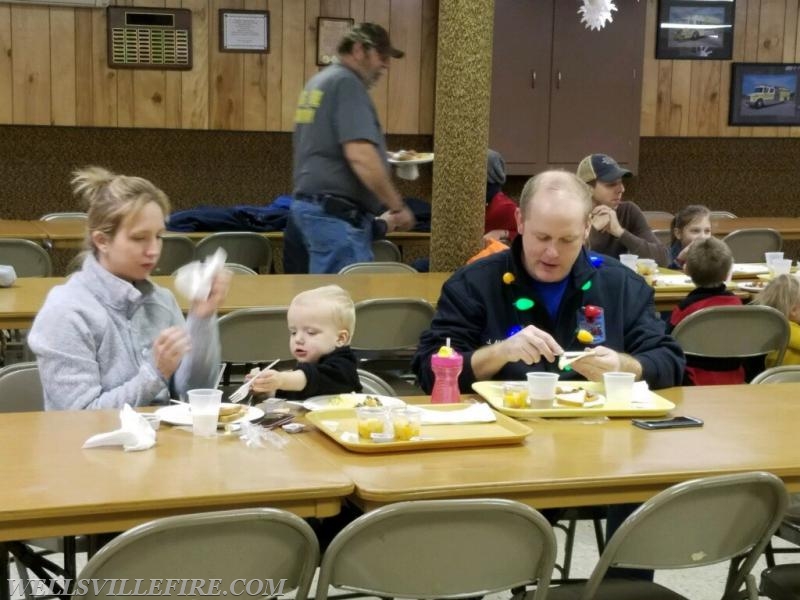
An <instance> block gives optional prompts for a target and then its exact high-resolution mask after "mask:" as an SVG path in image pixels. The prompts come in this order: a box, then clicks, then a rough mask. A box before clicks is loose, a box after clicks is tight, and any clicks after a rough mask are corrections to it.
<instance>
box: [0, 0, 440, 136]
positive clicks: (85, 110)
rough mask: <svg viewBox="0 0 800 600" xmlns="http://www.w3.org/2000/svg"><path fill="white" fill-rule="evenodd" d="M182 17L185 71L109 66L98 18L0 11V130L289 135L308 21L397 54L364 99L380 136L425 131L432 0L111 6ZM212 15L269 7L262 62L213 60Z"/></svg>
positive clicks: (68, 11) (307, 58)
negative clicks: (381, 30) (385, 34)
mask: <svg viewBox="0 0 800 600" xmlns="http://www.w3.org/2000/svg"><path fill="white" fill-rule="evenodd" d="M115 4H117V5H126V4H129V5H134V4H135V5H136V6H151V7H161V8H188V9H191V11H192V41H193V44H192V46H193V63H194V68H193V69H192V70H191V71H161V70H131V69H110V68H108V63H107V59H106V13H105V10H102V9H89V8H67V7H49V6H32V5H19V4H2V3H0V124H14V125H85V126H101V127H148V128H169V129H224V130H251V131H291V130H292V129H293V117H294V110H295V105H296V101H297V96H298V94H299V92H300V90H301V89H302V87H303V84H304V82H305V80H306V79H307V78H308V77H310V76H311V75H312V74H313V73H314V72H316V71H317V69H318V67H317V65H316V63H315V61H316V45H317V34H316V28H317V17H321V16H322V17H352V18H353V19H355V21H356V22H359V21H373V22H376V23H380V24H381V25H383V26H384V27H386V29H387V30H389V32H390V35H391V38H392V42H393V44H394V45H395V46H397V47H398V48H402V49H404V50H405V52H406V56H405V58H403V59H401V60H394V61H392V66H391V67H390V69H389V73H388V76H386V77H384V78H382V79H381V81H380V82H379V83H378V84H377V85H376V86H375V88H374V89H373V91H372V94H373V97H374V99H375V103H376V106H377V109H378V114H379V116H380V118H381V121H382V123H383V126H384V128H385V129H386V130H387V131H388V132H389V133H398V134H431V133H433V110H434V100H433V97H434V78H435V72H436V64H435V62H436V27H437V14H438V0H135V1H134V0H118V1H117V2H116V3H115ZM220 8H233V9H237V8H239V9H241V8H244V9H250V10H269V12H270V32H269V34H270V52H269V53H268V54H247V53H221V52H219V45H218V44H219V42H218V40H219V33H218V20H219V18H218V15H219V9H220Z"/></svg>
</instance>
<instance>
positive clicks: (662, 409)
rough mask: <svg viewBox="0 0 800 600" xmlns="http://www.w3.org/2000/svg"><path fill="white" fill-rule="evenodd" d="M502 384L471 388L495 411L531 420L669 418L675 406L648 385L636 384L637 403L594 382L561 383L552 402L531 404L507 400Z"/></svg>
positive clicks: (481, 384) (487, 382)
mask: <svg viewBox="0 0 800 600" xmlns="http://www.w3.org/2000/svg"><path fill="white" fill-rule="evenodd" d="M503 383H504V382H503V381H477V382H475V383H473V384H472V389H473V390H475V392H477V393H478V394H480V395H481V396H482V397H483V398H484V399H485V400H486V401H487V402H488V403H489V404H490V405H491V406H492V408H493V409H495V410H496V411H498V412H500V413H502V414H504V415H508V416H510V417H515V418H518V419H525V418H532V417H587V416H605V417H659V416H662V415H666V414H667V413H668V412H669V411H671V410H672V409H674V408H675V405H674V404H673V403H672V402H670V401H669V400H667V399H666V398H663V397H661V396H659V395H658V394H655V393H653V392H651V391H650V390H649V389H647V388H646V384H645V383H643V382H639V383H637V384H635V389H634V400H633V401H632V402H618V401H613V400H608V399H606V398H605V396H604V395H603V392H604V390H603V384H602V383H598V382H594V381H561V382H559V383H558V386H556V395H555V397H554V398H553V399H552V400H550V401H544V402H542V401H538V400H537V401H536V402H535V404H532V403H531V402H530V401H528V399H527V397H526V398H524V399H523V401H522V402H520V401H519V398H514V399H513V401H511V400H512V399H508V401H507V400H506V398H504V394H503ZM509 405H510V406H509Z"/></svg>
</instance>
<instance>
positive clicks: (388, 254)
mask: <svg viewBox="0 0 800 600" xmlns="http://www.w3.org/2000/svg"><path fill="white" fill-rule="evenodd" d="M372 254H373V258H372V260H374V261H375V262H402V261H403V255H402V253H401V252H400V248H398V247H397V245H396V244H395V243H394V242H390V241H389V240H374V241H373V242H372Z"/></svg>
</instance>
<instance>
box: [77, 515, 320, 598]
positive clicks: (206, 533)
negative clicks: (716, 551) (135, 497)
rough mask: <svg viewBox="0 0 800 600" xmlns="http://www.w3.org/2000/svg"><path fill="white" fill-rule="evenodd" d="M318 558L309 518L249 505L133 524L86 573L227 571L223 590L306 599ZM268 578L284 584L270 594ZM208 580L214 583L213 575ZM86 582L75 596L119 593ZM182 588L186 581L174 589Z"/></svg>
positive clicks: (202, 574)
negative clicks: (287, 594)
mask: <svg viewBox="0 0 800 600" xmlns="http://www.w3.org/2000/svg"><path fill="white" fill-rule="evenodd" d="M317 564H319V544H318V543H317V538H316V536H315V535H314V531H313V530H312V529H311V527H310V526H309V525H308V523H306V522H305V521H303V519H301V518H300V517H297V516H295V515H293V514H291V513H289V512H287V511H284V510H278V509H274V508H244V509H239V510H230V511H221V512H211V513H201V514H195V515H181V516H177V517H167V518H164V519H158V520H156V521H151V522H149V523H145V524H143V525H139V526H138V527H134V528H133V529H130V530H128V531H126V532H125V533H123V534H121V535H120V536H118V537H116V538H115V539H113V540H112V541H111V542H109V543H108V544H107V545H105V546H104V547H103V548H102V549H101V550H100V551H99V552H98V553H97V554H95V555H94V556H93V557H92V558H91V559H90V560H89V562H88V563H87V564H86V567H84V569H83V570H82V571H81V574H80V577H81V578H85V579H87V580H88V579H99V580H105V579H111V578H117V579H127V580H128V581H129V582H130V583H129V585H131V586H132V585H133V583H132V582H134V581H135V580H136V579H143V580H144V581H145V582H148V581H151V580H153V579H179V580H180V579H184V580H191V579H197V578H209V577H213V578H215V579H221V582H220V583H219V590H220V591H221V592H222V591H225V592H228V595H230V594H231V591H234V592H242V593H241V595H240V594H238V593H236V597H238V598H264V597H269V596H275V595H282V594H283V593H285V592H289V591H291V590H293V589H296V590H297V593H296V596H295V598H297V600H306V598H308V591H309V588H310V586H311V581H312V579H313V577H314V572H315V570H316V567H317ZM265 578H269V579H271V580H272V582H273V583H274V585H275V586H278V585H279V580H281V579H285V580H286V582H285V584H284V586H283V589H282V590H281V589H275V588H272V591H273V592H277V593H272V594H270V593H269V592H270V589H269V588H270V586H269V583H266V582H265ZM235 580H242V581H238V582H236V581H235ZM252 580H260V581H261V583H262V585H263V586H264V587H263V588H262V591H261V592H260V593H253V592H255V589H256V588H257V587H260V586H255V585H252V586H251V589H252V591H248V590H247V588H246V587H245V582H247V583H250V584H252ZM204 583H205V584H206V586H208V585H209V584H208V579H205V581H204ZM179 585H180V584H179ZM232 586H234V587H232ZM87 587H88V589H87V590H86V591H85V592H84V591H83V590H80V589H78V590H76V593H75V594H73V596H72V598H73V599H74V600H95V599H100V598H113V597H116V596H115V594H114V592H113V590H112V591H111V593H109V586H105V587H104V588H103V590H102V591H101V592H100V593H95V592H94V590H93V589H92V586H87ZM204 589H207V587H206V588H204ZM179 591H180V587H179V588H178V589H177V590H174V592H175V593H177V592H179ZM81 592H83V593H81ZM162 593H164V592H163V591H162ZM178 595H180V594H178Z"/></svg>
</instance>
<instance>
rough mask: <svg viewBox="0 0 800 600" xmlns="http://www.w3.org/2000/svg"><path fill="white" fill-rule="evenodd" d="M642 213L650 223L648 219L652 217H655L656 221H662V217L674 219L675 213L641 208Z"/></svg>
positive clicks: (652, 218)
mask: <svg viewBox="0 0 800 600" xmlns="http://www.w3.org/2000/svg"><path fill="white" fill-rule="evenodd" d="M642 214H643V215H644V218H645V219H647V222H648V223H650V221H652V220H654V219H656V220H658V221H662V220H664V219H674V218H675V215H673V214H672V213H671V212H667V211H665V210H643V211H642Z"/></svg>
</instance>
